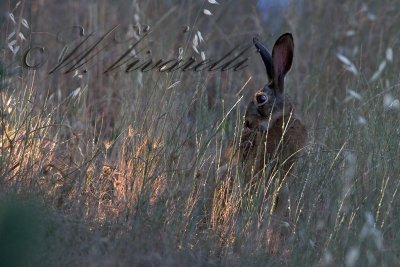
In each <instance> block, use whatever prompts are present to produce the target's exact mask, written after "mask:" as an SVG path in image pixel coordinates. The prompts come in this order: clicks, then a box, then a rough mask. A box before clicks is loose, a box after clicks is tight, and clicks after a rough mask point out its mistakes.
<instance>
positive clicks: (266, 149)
mask: <svg viewBox="0 0 400 267" xmlns="http://www.w3.org/2000/svg"><path fill="white" fill-rule="evenodd" d="M253 43H254V45H255V47H256V48H257V49H258V51H259V53H260V55H261V58H262V60H263V62H264V65H265V68H266V70H267V76H268V79H269V82H268V84H266V85H265V86H264V87H263V88H262V89H261V90H260V91H258V92H256V93H255V95H254V98H253V99H252V101H250V103H249V104H248V106H247V110H246V114H245V125H244V129H243V132H242V136H241V140H240V145H239V148H240V149H239V150H240V161H241V162H242V163H244V165H245V166H246V167H251V168H252V170H253V173H254V174H258V173H260V172H261V171H263V170H264V169H265V167H266V165H269V167H270V168H269V169H271V171H274V170H275V171H280V172H281V173H282V174H283V175H284V176H287V175H288V174H290V171H291V169H292V168H293V164H294V163H295V161H296V158H297V156H298V155H299V154H300V152H301V151H302V150H303V148H304V145H305V143H306V139H307V129H306V127H305V125H304V123H303V122H302V120H301V119H300V116H299V115H297V113H296V112H295V110H294V106H293V104H292V103H291V101H290V99H289V97H288V96H287V95H286V94H285V93H284V80H285V76H286V74H287V73H288V72H289V70H290V68H291V66H292V61H293V50H294V43H293V37H292V35H291V34H290V33H285V34H283V35H281V36H280V37H279V38H278V40H277V41H276V42H275V45H274V47H273V49H272V56H271V54H270V53H269V52H268V50H267V49H266V48H265V47H264V46H263V45H262V44H261V43H260V42H259V41H258V39H257V38H254V39H253ZM264 171H265V170H264Z"/></svg>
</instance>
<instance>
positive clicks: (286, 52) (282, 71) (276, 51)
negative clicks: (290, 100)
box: [272, 33, 294, 93]
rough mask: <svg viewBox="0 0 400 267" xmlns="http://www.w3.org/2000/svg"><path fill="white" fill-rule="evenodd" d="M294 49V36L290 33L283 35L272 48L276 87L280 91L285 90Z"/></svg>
mask: <svg viewBox="0 0 400 267" xmlns="http://www.w3.org/2000/svg"><path fill="white" fill-rule="evenodd" d="M293 50H294V43H293V37H292V35H291V34H290V33H285V34H283V35H281V36H280V37H279V38H278V40H276V42H275V45H274V48H273V49H272V64H273V71H274V76H273V82H274V88H275V89H276V90H278V92H280V93H282V92H283V88H284V80H285V75H286V73H288V71H289V70H290V67H291V66H292V62H293Z"/></svg>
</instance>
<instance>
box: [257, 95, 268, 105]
mask: <svg viewBox="0 0 400 267" xmlns="http://www.w3.org/2000/svg"><path fill="white" fill-rule="evenodd" d="M267 100H268V97H267V95H265V94H258V95H256V101H257V103H258V104H264V103H265V102H267Z"/></svg>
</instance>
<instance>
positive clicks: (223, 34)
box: [0, 0, 400, 266]
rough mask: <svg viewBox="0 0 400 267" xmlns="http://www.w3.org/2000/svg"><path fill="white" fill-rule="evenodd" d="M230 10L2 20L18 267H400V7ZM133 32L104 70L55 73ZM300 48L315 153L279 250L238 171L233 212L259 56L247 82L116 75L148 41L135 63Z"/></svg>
mask: <svg viewBox="0 0 400 267" xmlns="http://www.w3.org/2000/svg"><path fill="white" fill-rule="evenodd" d="M213 2H214V1H203V0H199V1H193V0H189V1H178V0H170V1H167V0H165V1H145V0H133V1H125V0H119V1H113V2H111V1H106V0H98V1H87V2H80V1H73V0H67V1H63V2H62V3H61V2H60V3H58V4H56V3H53V2H50V1H45V0H41V1H11V0H10V1H2V2H1V3H0V9H1V11H2V12H1V18H0V27H1V28H0V29H1V32H0V33H1V36H0V37H1V39H0V44H1V54H0V112H1V113H0V265H2V266H3V264H4V266H277V265H284V266H286V265H287V266H399V265H400V234H399V232H398V230H396V229H399V228H400V220H399V219H398V217H399V214H400V213H399V212H400V198H399V192H398V190H399V186H400V175H399V174H400V164H399V162H400V143H399V142H400V127H399V125H400V101H399V98H400V83H399V81H400V79H399V71H398V70H399V65H400V61H399V60H398V54H399V53H400V49H399V48H400V38H399V35H398V28H399V26H400V1H398V0H394V1H393V0H390V1H389V0H381V1H372V0H366V1H362V0H356V1H344V0H341V1H335V2H334V1H322V0H314V1H311V0H302V1H296V2H295V1H292V2H290V1H289V4H288V5H287V6H286V5H284V6H282V7H274V8H273V9H272V10H265V9H264V8H265V6H264V5H262V3H261V2H263V1H255V0H251V1H250V0H235V1H232V0H231V1H227V0H219V1H218V3H219V4H215V3H213ZM117 25H119V27H118V28H117V29H115V30H114V31H113V32H112V33H111V34H110V35H109V36H107V38H105V40H104V41H103V42H102V43H101V44H100V45H99V46H96V47H95V48H94V49H93V50H91V51H90V53H88V54H87V55H86V57H85V58H86V60H87V59H89V58H90V57H91V56H92V55H93V58H90V60H88V61H85V60H82V61H78V60H77V59H75V61H71V62H70V63H69V64H66V65H63V66H61V67H60V68H58V69H56V70H55V71H54V72H52V73H49V72H51V70H52V69H54V68H55V66H57V64H59V63H62V62H64V61H65V60H67V59H68V55H69V53H71V52H72V51H74V48H75V47H77V45H78V44H79V43H80V42H82V41H83V40H84V39H85V38H88V40H87V41H86V42H85V43H84V44H83V45H82V46H80V47H78V49H79V50H78V51H80V53H82V55H83V54H84V53H85V52H84V51H85V49H89V48H90V47H91V46H93V45H94V44H95V43H96V42H97V41H99V40H100V38H101V37H102V36H104V34H105V33H106V32H108V31H109V30H111V29H112V28H113V27H115V26H117ZM73 26H75V27H73ZM76 26H80V27H76ZM82 30H84V31H83V32H82ZM284 32H292V33H293V36H294V42H295V56H294V63H293V67H292V70H291V72H290V73H289V74H288V75H287V79H286V91H287V93H288V94H289V95H290V96H291V98H292V99H293V101H294V102H295V103H296V106H297V110H298V111H299V113H300V114H301V115H302V117H303V119H304V121H305V122H306V124H307V127H308V142H307V147H306V148H305V152H304V154H303V155H302V156H301V158H300V159H299V161H298V164H297V167H296V171H295V172H294V176H295V177H294V178H293V179H292V180H290V205H289V208H288V212H289V218H288V222H287V223H286V225H287V232H288V236H287V238H285V239H282V240H279V241H276V242H278V244H273V245H271V243H269V242H268V231H267V228H268V223H269V222H270V221H271V220H274V219H275V218H274V214H272V215H271V214H269V213H268V207H269V206H270V204H271V203H270V202H271V200H270V199H269V198H268V199H264V198H263V197H261V194H249V192H248V191H247V190H246V188H245V187H244V186H243V184H241V175H240V172H239V173H238V172H237V170H236V169H235V168H233V167H232V168H231V169H229V171H230V172H232V174H233V175H232V176H233V177H234V178H235V182H234V184H235V186H234V188H233V189H232V194H230V195H229V196H228V197H227V199H225V202H224V203H221V202H218V201H217V198H215V196H216V195H217V193H218V192H217V191H218V190H217V187H216V186H215V184H216V183H218V181H219V177H218V175H217V169H218V168H219V167H220V166H221V165H223V164H225V161H224V160H225V159H224V151H225V149H226V148H227V146H228V144H229V142H233V143H234V144H237V140H238V136H239V135H240V132H241V130H242V122H243V116H244V112H245V107H246V105H247V103H248V102H249V101H250V99H251V97H252V95H253V94H254V92H255V91H256V90H258V89H260V88H261V87H262V86H263V85H264V84H265V83H266V81H267V80H266V79H267V77H266V74H265V69H264V66H263V65H262V61H261V59H260V58H259V55H258V54H257V53H256V51H255V49H253V48H252V49H251V50H249V51H248V52H247V53H246V54H245V55H244V56H243V58H246V57H248V61H247V62H246V64H247V65H248V66H247V67H246V68H244V69H241V70H237V71H234V70H232V69H231V70H227V71H222V72H221V71H212V72H209V71H193V70H192V71H174V72H160V71H157V70H152V71H148V72H142V71H139V70H136V71H134V70H133V68H134V65H132V68H131V70H132V71H128V72H126V71H125V70H126V67H127V64H129V62H128V63H127V64H125V65H124V66H120V67H118V68H115V69H114V70H112V71H110V72H107V73H104V72H105V71H106V70H107V69H108V67H109V66H112V64H113V63H114V62H115V61H116V59H118V58H119V57H120V56H121V55H123V54H124V53H125V52H126V51H127V50H128V49H129V48H130V45H133V44H134V43H135V42H137V41H138V40H139V39H140V38H143V37H144V36H145V37H144V38H143V40H142V41H141V42H140V44H138V45H137V47H134V50H132V51H130V53H128V56H134V55H135V53H136V55H137V57H138V58H141V59H142V60H143V62H144V61H146V60H149V59H150V58H153V59H154V60H156V59H164V60H167V59H176V58H182V59H189V58H190V57H191V56H194V57H195V58H197V60H198V61H201V59H202V57H205V58H214V59H215V58H221V57H222V56H223V55H225V54H227V53H228V52H229V51H230V50H231V49H232V48H234V47H235V46H237V45H242V46H246V45H251V43H252V37H253V36H255V35H257V34H258V35H260V38H261V40H263V42H264V43H265V44H266V45H267V46H268V47H269V48H271V47H272V45H273V42H274V41H275V40H276V38H277V37H278V36H279V35H281V34H282V33H284ZM80 33H83V36H80V35H79V34H80ZM90 33H93V36H91V37H89V34H90ZM113 39H114V40H113ZM203 39H204V40H203ZM39 47H43V48H44V50H41V48H39ZM29 48H30V49H31V50H30V51H31V53H28V54H27V53H26V52H27V51H29V50H28V49H29ZM149 49H150V50H151V52H150V53H148V52H147V50H149ZM86 51H89V50H86ZM25 55H28V57H27V61H26V62H25V63H28V64H29V65H31V66H32V65H34V64H36V63H40V62H43V64H41V65H40V66H38V67H37V68H28V67H27V66H24V58H25ZM44 59H46V61H44ZM131 60H133V57H132V58H131ZM74 63H79V64H81V65H82V66H80V67H78V68H77V69H76V70H71V71H70V72H68V69H69V68H70V67H71V66H72V65H73V64H74ZM130 63H132V61H130ZM66 72H67V73H66ZM229 166H235V165H234V163H232V164H231V165H229ZM260 205H261V206H262V207H264V208H263V209H261V210H259V209H258V207H260ZM220 213H223V216H224V218H225V219H224V220H223V221H222V222H221V221H218V220H214V219H215V217H217V215H216V214H220ZM205 218H214V219H211V220H207V219H205ZM272 246H277V247H279V251H278V252H276V251H272V249H271V247H272Z"/></svg>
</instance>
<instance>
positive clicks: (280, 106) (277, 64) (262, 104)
mask: <svg viewBox="0 0 400 267" xmlns="http://www.w3.org/2000/svg"><path fill="white" fill-rule="evenodd" d="M253 42H254V45H255V46H256V48H257V49H258V51H259V53H260V55H261V58H262V60H263V62H264V65H265V68H266V70H267V76H268V80H269V82H268V83H267V84H266V85H265V86H264V87H263V88H262V89H261V90H259V91H258V92H256V93H255V95H254V98H253V100H252V101H251V102H250V103H249V106H248V108H247V111H246V122H245V124H246V126H247V127H249V128H256V127H258V126H259V121H260V120H262V119H268V118H273V117H274V116H278V114H280V115H282V113H284V112H285V111H290V110H291V109H292V107H291V104H290V102H289V101H287V99H286V97H285V94H284V80H285V75H286V74H287V73H288V71H289V70H290V67H291V66H292V61H293V50H294V44H293V37H292V35H291V34H290V33H285V34H283V35H281V36H280V37H279V38H278V40H276V42H275V45H274V47H273V49H272V56H271V54H270V52H269V51H268V49H267V48H266V47H264V46H263V45H262V44H261V43H260V42H259V40H258V39H257V38H254V39H253ZM284 110H285V111H284Z"/></svg>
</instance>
